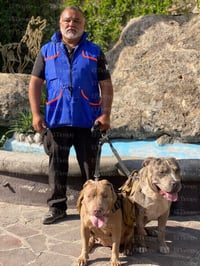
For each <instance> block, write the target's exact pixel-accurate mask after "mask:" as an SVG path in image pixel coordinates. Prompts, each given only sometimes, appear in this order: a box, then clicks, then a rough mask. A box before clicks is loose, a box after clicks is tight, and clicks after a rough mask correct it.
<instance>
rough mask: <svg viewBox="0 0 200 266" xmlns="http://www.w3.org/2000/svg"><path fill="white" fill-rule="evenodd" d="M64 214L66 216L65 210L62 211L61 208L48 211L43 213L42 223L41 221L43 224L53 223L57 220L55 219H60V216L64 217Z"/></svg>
mask: <svg viewBox="0 0 200 266" xmlns="http://www.w3.org/2000/svg"><path fill="white" fill-rule="evenodd" d="M66 216H67V214H66V212H65V211H63V210H55V211H49V212H48V213H47V214H46V215H45V217H44V219H43V221H42V223H43V224H52V223H54V222H55V221H57V220H59V219H62V218H64V217H66Z"/></svg>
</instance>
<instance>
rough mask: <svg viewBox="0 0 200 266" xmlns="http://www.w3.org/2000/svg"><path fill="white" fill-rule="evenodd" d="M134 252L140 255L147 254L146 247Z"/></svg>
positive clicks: (138, 248)
mask: <svg viewBox="0 0 200 266" xmlns="http://www.w3.org/2000/svg"><path fill="white" fill-rule="evenodd" d="M136 252H137V253H140V254H144V253H147V252H148V249H147V247H144V246H141V247H137V248H136Z"/></svg>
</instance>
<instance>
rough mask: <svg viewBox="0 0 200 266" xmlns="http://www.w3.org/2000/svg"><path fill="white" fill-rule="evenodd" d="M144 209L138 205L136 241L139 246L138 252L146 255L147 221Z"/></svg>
mask: <svg viewBox="0 0 200 266" xmlns="http://www.w3.org/2000/svg"><path fill="white" fill-rule="evenodd" d="M144 219H145V218H144V209H143V208H142V207H141V206H138V205H136V236H135V241H136V245H137V251H138V252H139V253H146V252H147V251H148V250H147V247H146V244H145V235H146V232H145V228H144V227H145V221H144Z"/></svg>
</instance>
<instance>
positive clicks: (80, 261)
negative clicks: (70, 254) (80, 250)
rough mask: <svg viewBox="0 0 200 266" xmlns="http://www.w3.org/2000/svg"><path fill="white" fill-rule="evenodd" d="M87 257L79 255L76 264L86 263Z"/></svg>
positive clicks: (82, 265)
mask: <svg viewBox="0 0 200 266" xmlns="http://www.w3.org/2000/svg"><path fill="white" fill-rule="evenodd" d="M87 261H88V260H87V258H85V257H83V256H80V257H79V258H78V266H86V265H87Z"/></svg>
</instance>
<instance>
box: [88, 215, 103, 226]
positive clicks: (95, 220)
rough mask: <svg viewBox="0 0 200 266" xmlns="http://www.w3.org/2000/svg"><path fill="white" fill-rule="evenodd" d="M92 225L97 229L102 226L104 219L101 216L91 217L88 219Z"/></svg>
mask: <svg viewBox="0 0 200 266" xmlns="http://www.w3.org/2000/svg"><path fill="white" fill-rule="evenodd" d="M90 219H91V221H92V224H93V225H94V226H95V227H97V228H101V227H102V226H103V225H104V217H103V216H98V217H97V216H91V217H90Z"/></svg>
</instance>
